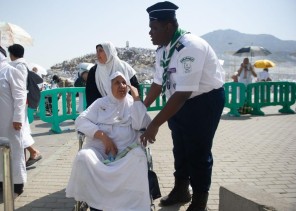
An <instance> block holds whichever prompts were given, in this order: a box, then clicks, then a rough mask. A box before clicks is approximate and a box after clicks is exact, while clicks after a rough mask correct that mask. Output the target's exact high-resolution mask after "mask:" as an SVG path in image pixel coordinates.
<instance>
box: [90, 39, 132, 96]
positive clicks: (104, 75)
mask: <svg viewBox="0 0 296 211" xmlns="http://www.w3.org/2000/svg"><path fill="white" fill-rule="evenodd" d="M100 45H101V46H102V47H103V49H104V52H105V54H106V56H107V61H106V63H105V64H101V63H100V62H98V65H97V69H96V74H95V78H96V85H97V88H98V90H99V92H100V93H101V95H102V96H106V95H107V93H108V91H107V89H109V88H110V87H109V86H108V84H109V77H110V76H111V75H112V74H113V73H114V72H116V71H118V72H121V73H122V74H123V75H124V76H125V79H126V83H127V84H130V80H129V79H130V78H132V77H133V76H134V75H135V73H136V72H135V70H134V69H133V68H132V67H131V66H130V65H129V64H127V63H126V62H124V61H122V60H120V59H119V57H118V56H117V51H116V48H115V46H114V45H113V44H112V43H111V42H105V43H101V44H100Z"/></svg>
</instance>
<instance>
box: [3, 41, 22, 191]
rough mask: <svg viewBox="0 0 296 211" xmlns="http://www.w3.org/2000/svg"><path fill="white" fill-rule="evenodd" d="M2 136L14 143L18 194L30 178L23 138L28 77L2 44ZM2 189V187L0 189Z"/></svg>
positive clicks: (12, 163)
mask: <svg viewBox="0 0 296 211" xmlns="http://www.w3.org/2000/svg"><path fill="white" fill-rule="evenodd" d="M0 83H1V91H0V93H1V94H0V108H1V118H0V137H6V138H8V140H9V143H10V147H11V167H12V179H13V184H14V193H15V196H18V195H20V194H21V193H22V192H23V188H24V183H25V182H26V181H27V171H26V164H25V153H24V139H23V136H24V135H25V132H26V131H25V128H24V124H25V121H26V120H25V118H26V100H27V89H26V77H25V75H24V74H23V73H22V72H21V71H19V70H18V69H16V68H14V67H12V66H11V65H10V64H9V63H8V61H7V58H6V52H5V50H4V49H3V48H2V47H1V46H0ZM3 170H4V168H3V151H2V150H0V189H2V181H3V176H4V172H3ZM0 191H1V190H0Z"/></svg>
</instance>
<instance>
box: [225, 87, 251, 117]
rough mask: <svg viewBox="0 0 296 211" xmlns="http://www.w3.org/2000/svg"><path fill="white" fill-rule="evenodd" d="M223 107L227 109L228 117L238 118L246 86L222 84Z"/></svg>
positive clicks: (243, 101)
mask: <svg viewBox="0 0 296 211" xmlns="http://www.w3.org/2000/svg"><path fill="white" fill-rule="evenodd" d="M224 89H225V105H224V106H225V107H226V108H229V109H230V111H229V112H228V115H229V116H237V117H238V116H240V114H239V112H238V109H239V108H240V107H242V106H243V105H244V104H245V100H246V86H245V85H244V84H243V83H237V82H229V83H225V84H224Z"/></svg>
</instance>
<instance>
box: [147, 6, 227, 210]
mask: <svg viewBox="0 0 296 211" xmlns="http://www.w3.org/2000/svg"><path fill="white" fill-rule="evenodd" d="M177 9H178V6H176V5H174V4H173V3H171V2H168V1H165V2H160V3H157V4H155V5H152V6H151V7H149V8H148V9H147V12H148V13H149V18H150V23H149V26H150V32H149V34H150V36H151V40H152V42H153V44H154V45H158V46H159V47H158V50H157V53H156V65H155V66H156V72H155V75H154V82H153V84H152V86H151V89H150V92H149V93H148V95H147V97H146V99H145V101H144V104H145V105H146V106H147V107H148V106H150V105H151V104H152V103H153V102H154V100H155V99H156V98H157V97H158V96H159V95H160V94H161V93H163V94H164V95H163V96H165V97H166V98H167V103H166V105H165V106H164V108H163V109H162V110H161V111H160V112H159V113H158V115H157V116H156V117H155V118H154V119H153V121H152V122H151V123H150V125H149V126H148V127H147V130H146V132H145V133H144V134H143V135H142V136H141V141H142V142H143V143H144V144H146V143H147V141H148V142H151V143H153V142H154V141H155V136H156V134H157V132H158V129H159V127H160V126H161V125H162V124H163V123H164V122H166V121H168V125H169V128H170V129H171V135H172V139H173V144H174V148H173V154H174V159H175V161H174V166H175V172H174V176H175V186H174V188H173V190H172V191H171V192H170V194H169V195H168V196H166V197H164V198H162V199H161V201H160V203H161V205H163V206H169V205H173V204H176V203H186V202H189V201H190V200H191V195H190V193H189V191H188V186H189V183H190V184H191V186H192V189H193V195H192V201H191V204H190V206H189V207H188V209H187V211H193V210H194V211H204V210H206V209H207V208H206V204H207V199H208V191H209V188H210V185H211V174H212V166H213V157H212V153H211V148H212V143H213V138H214V135H215V131H216V129H217V126H218V123H219V121H220V117H221V113H222V110H223V107H224V101H225V94H224V88H223V84H224V80H223V74H222V72H223V69H222V67H221V65H220V63H219V60H218V58H217V56H216V54H215V53H214V51H213V49H212V48H211V46H210V45H209V44H208V43H207V42H206V41H205V40H203V39H201V38H199V37H197V36H194V35H192V34H190V33H187V32H185V31H184V30H182V29H180V28H179V26H178V22H177V19H176V17H175V10H177Z"/></svg>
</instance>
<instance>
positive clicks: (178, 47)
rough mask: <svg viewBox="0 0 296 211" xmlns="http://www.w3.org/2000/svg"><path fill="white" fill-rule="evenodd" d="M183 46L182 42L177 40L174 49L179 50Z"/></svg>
mask: <svg viewBox="0 0 296 211" xmlns="http://www.w3.org/2000/svg"><path fill="white" fill-rule="evenodd" d="M184 47H185V46H184V45H183V44H182V43H180V42H178V43H177V44H176V47H175V48H176V50H177V51H181V50H182V49H183V48H184Z"/></svg>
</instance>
